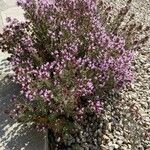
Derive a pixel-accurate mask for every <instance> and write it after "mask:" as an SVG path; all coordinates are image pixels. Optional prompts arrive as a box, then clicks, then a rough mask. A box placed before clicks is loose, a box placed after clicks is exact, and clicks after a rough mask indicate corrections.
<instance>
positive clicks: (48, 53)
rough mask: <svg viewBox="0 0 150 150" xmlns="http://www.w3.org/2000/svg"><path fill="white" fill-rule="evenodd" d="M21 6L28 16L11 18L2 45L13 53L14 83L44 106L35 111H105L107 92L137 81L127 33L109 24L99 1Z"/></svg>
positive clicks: (31, 1) (32, 2)
mask: <svg viewBox="0 0 150 150" xmlns="http://www.w3.org/2000/svg"><path fill="white" fill-rule="evenodd" d="M18 5H19V6H21V7H22V8H23V9H24V10H25V17H26V19H27V20H26V22H18V21H13V20H10V19H9V22H10V24H9V25H8V26H7V27H5V29H4V33H3V37H2V40H1V41H0V43H1V44H2V46H1V48H2V49H3V50H5V51H8V52H9V53H11V54H12V55H11V58H10V61H11V63H12V65H13V67H14V81H15V82H16V83H18V84H20V85H21V87H22V91H21V94H22V95H24V96H25V101H26V100H28V105H29V106H30V107H33V105H34V107H37V108H38V112H35V111H34V112H33V113H34V114H36V113H37V114H45V112H47V113H48V114H49V115H50V114H57V113H59V114H57V116H59V115H60V114H61V113H62V114H65V115H66V116H70V117H72V118H77V117H78V115H79V114H80V115H79V116H80V117H81V115H83V116H84V114H85V113H86V112H87V110H91V111H92V112H94V113H99V112H100V111H101V107H102V105H101V99H103V97H104V95H105V94H106V93H107V92H111V91H118V90H119V89H121V88H123V87H124V86H125V85H126V84H128V83H130V82H131V81H132V71H131V60H132V59H133V54H132V52H131V51H130V50H127V49H126V41H125V40H124V39H123V38H122V37H119V36H116V35H113V34H111V33H108V32H107V31H106V29H105V28H104V27H103V25H102V23H101V21H100V18H99V17H98V15H97V9H96V3H95V2H94V1H93V0H56V1H55V3H53V4H51V3H49V2H48V0H47V1H38V2H36V1H35V0H25V1H24V0H19V1H18ZM97 96H98V97H99V99H97ZM83 97H84V99H85V101H84V102H83V100H82V98H83ZM89 99H90V101H89ZM39 101H40V103H39ZM41 104H42V107H40V106H41ZM56 110H57V111H56ZM68 110H69V111H68ZM70 111H71V113H70ZM50 112H51V113H50ZM58 118H59V117H58ZM58 118H57V119H58ZM81 118H82V117H81Z"/></svg>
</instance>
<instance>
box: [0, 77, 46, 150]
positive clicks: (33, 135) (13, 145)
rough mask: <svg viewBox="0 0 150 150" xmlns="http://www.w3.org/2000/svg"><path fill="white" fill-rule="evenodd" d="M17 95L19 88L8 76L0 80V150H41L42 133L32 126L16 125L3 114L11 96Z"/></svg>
mask: <svg viewBox="0 0 150 150" xmlns="http://www.w3.org/2000/svg"><path fill="white" fill-rule="evenodd" d="M14 94H15V95H17V94H19V87H18V86H17V85H16V84H14V83H13V82H12V81H11V80H10V78H9V77H8V76H6V77H4V78H3V79H1V80H0V150H43V149H44V138H45V135H44V133H39V132H37V131H36V130H35V129H33V128H32V126H26V125H22V124H19V123H17V122H16V121H15V120H13V119H11V118H9V116H8V115H7V114H5V113H4V112H5V110H6V108H7V107H8V106H11V103H12V102H11V98H12V96H13V95H14Z"/></svg>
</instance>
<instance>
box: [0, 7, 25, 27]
mask: <svg viewBox="0 0 150 150" xmlns="http://www.w3.org/2000/svg"><path fill="white" fill-rule="evenodd" d="M23 14H24V11H23V10H22V9H21V8H20V7H13V8H9V9H7V10H5V11H2V12H1V16H2V21H3V24H4V25H6V24H7V23H6V18H7V17H11V18H16V19H18V20H19V21H25V19H24V16H23Z"/></svg>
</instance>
